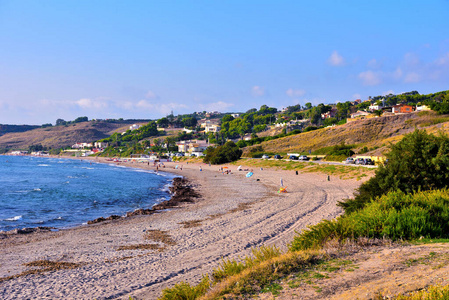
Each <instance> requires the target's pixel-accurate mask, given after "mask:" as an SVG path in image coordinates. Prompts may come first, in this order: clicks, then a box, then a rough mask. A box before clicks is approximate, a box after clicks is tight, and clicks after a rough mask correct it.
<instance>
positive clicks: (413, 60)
mask: <svg viewBox="0 0 449 300" xmlns="http://www.w3.org/2000/svg"><path fill="white" fill-rule="evenodd" d="M404 61H405V64H406V65H407V66H410V67H413V66H417V65H419V64H420V62H419V57H418V55H416V54H415V53H411V52H409V53H406V54H405V55H404Z"/></svg>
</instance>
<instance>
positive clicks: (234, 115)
mask: <svg viewBox="0 0 449 300" xmlns="http://www.w3.org/2000/svg"><path fill="white" fill-rule="evenodd" d="M231 116H232V117H233V118H234V119H235V118H238V117H240V114H231Z"/></svg>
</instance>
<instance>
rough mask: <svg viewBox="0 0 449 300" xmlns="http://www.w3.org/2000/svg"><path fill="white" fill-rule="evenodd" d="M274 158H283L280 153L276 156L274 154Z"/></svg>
mask: <svg viewBox="0 0 449 300" xmlns="http://www.w3.org/2000/svg"><path fill="white" fill-rule="evenodd" d="M273 158H274V159H281V158H282V156H280V155H279V154H276V155H275V156H273Z"/></svg>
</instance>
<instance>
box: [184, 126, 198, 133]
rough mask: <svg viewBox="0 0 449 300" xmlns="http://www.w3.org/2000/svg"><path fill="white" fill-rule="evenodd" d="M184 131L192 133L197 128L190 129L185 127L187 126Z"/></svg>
mask: <svg viewBox="0 0 449 300" xmlns="http://www.w3.org/2000/svg"><path fill="white" fill-rule="evenodd" d="M182 131H184V132H185V133H192V132H193V133H195V130H192V129H188V128H185V127H184V128H183V129H182Z"/></svg>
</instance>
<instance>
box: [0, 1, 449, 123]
mask: <svg viewBox="0 0 449 300" xmlns="http://www.w3.org/2000/svg"><path fill="white" fill-rule="evenodd" d="M448 15H449V0H439V1H438V0H429V1H421V0H419V1H415V0H409V1H401V0H395V1H383V0H378V1H360V0H357V1H349V0H348V1H340V0H332V1H318V0H317V1H302V0H292V1H287V0H271V1H265V0H257V1H256V0H226V1H225V0H221V1H218V0H217V1H214V0H195V1H194V0H191V1H183V0H179V1H171V0H160V1H151V0H147V1H138V0H135V1H115V0H108V1H92V0H88V1H84V0H77V1H59V0H57V1H56V0H43V1H35V0H30V1H22V0H15V1H8V0H0V124H33V125H41V124H44V123H52V124H55V122H56V119H59V118H61V119H64V120H67V121H69V120H74V119H76V118H77V117H80V116H87V117H88V118H89V119H110V118H114V119H117V118H124V119H159V118H161V117H164V116H166V115H167V114H169V113H171V111H173V113H174V114H175V115H178V114H187V113H193V112H195V111H220V112H245V111H247V110H249V109H251V108H260V106H262V105H268V106H270V107H276V108H278V109H281V108H283V107H287V106H291V105H296V104H301V105H304V104H305V103H307V102H311V103H312V104H314V105H317V104H319V103H325V104H329V103H337V102H344V101H350V100H355V99H362V100H366V99H368V97H369V96H378V95H384V94H389V93H393V94H399V93H402V92H408V91H413V90H416V91H418V92H419V93H421V94H428V93H435V92H439V91H443V90H448V89H449V17H448Z"/></svg>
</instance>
